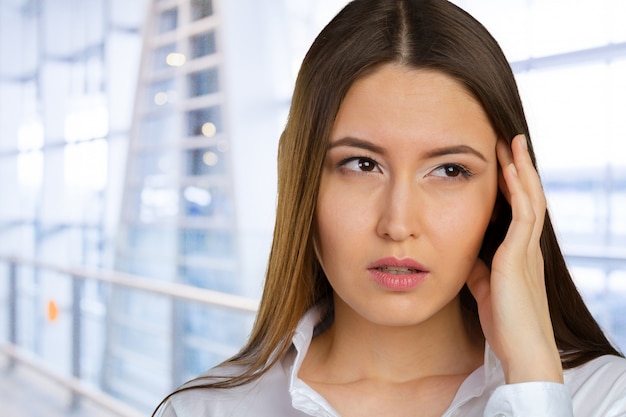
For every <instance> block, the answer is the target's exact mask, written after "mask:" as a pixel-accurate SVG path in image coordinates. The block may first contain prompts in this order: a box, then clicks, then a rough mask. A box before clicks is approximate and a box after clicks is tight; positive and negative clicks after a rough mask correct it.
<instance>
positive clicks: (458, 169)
mask: <svg viewBox="0 0 626 417" xmlns="http://www.w3.org/2000/svg"><path fill="white" fill-rule="evenodd" d="M432 175H434V176H435V177H444V178H453V179H465V178H469V177H471V176H472V173H471V172H470V171H469V170H468V169H467V168H465V167H463V166H461V165H457V164H445V165H442V166H440V167H438V168H436V169H435V170H434V171H433V172H432Z"/></svg>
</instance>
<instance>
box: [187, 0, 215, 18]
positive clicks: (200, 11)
mask: <svg viewBox="0 0 626 417" xmlns="http://www.w3.org/2000/svg"><path fill="white" fill-rule="evenodd" d="M212 14H213V2H212V1H211V0H191V20H198V19H202V18H203V17H207V16H211V15H212Z"/></svg>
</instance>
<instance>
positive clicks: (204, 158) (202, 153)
mask: <svg viewBox="0 0 626 417" xmlns="http://www.w3.org/2000/svg"><path fill="white" fill-rule="evenodd" d="M183 165H184V166H185V167H186V174H187V175H223V174H226V172H227V161H226V156H225V155H224V154H223V153H222V152H220V150H219V149H218V148H217V147H209V148H201V149H191V150H189V151H187V152H186V154H185V161H184V163H183Z"/></svg>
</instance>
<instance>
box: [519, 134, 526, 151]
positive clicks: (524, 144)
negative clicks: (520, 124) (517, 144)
mask: <svg viewBox="0 0 626 417" xmlns="http://www.w3.org/2000/svg"><path fill="white" fill-rule="evenodd" d="M520 136H521V137H522V138H521V140H522V146H523V147H524V149H525V150H528V139H526V135H520Z"/></svg>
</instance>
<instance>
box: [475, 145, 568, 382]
mask: <svg viewBox="0 0 626 417" xmlns="http://www.w3.org/2000/svg"><path fill="white" fill-rule="evenodd" d="M496 151H497V155H498V159H499V161H500V165H501V167H502V176H501V178H500V188H501V189H502V191H503V193H504V195H505V197H506V198H507V200H508V202H509V203H510V204H511V208H512V214H513V218H512V221H511V225H510V226H509V230H508V232H507V234H506V237H505V238H504V241H503V242H502V244H501V245H500V247H499V248H498V250H497V251H496V253H495V255H494V257H493V262H492V266H491V272H489V270H488V269H487V266H486V265H485V264H484V263H483V262H482V261H480V260H479V261H478V262H477V263H476V265H475V267H474V269H473V271H472V273H471V274H470V276H469V278H468V281H467V285H468V287H469V289H470V291H471V292H472V294H473V295H474V297H475V298H476V301H477V303H478V313H479V316H480V322H481V326H482V329H483V332H484V334H485V337H486V339H487V342H488V343H489V345H490V346H491V348H492V350H493V351H494V353H495V354H496V356H497V357H498V358H499V359H500V361H501V362H502V365H503V368H504V373H505V377H506V381H507V383H519V382H529V381H554V382H561V383H562V382H563V369H562V366H561V360H560V357H559V352H558V349H557V346H556V342H555V340H554V333H553V329H552V322H551V320H550V312H549V309H548V299H547V296H546V286H545V280H544V273H543V257H542V254H541V248H540V246H539V238H540V236H541V231H542V229H543V221H544V218H545V212H546V199H545V196H544V193H543V189H542V187H541V182H540V180H539V176H538V174H537V171H536V170H535V168H534V167H533V165H532V162H531V159H530V156H529V154H528V148H527V144H526V138H525V137H524V136H523V135H518V136H516V137H515V138H514V139H513V142H512V145H511V148H509V146H508V145H507V144H506V142H504V141H502V140H500V141H498V144H497V145H496Z"/></svg>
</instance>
